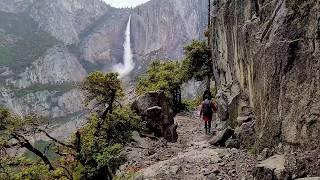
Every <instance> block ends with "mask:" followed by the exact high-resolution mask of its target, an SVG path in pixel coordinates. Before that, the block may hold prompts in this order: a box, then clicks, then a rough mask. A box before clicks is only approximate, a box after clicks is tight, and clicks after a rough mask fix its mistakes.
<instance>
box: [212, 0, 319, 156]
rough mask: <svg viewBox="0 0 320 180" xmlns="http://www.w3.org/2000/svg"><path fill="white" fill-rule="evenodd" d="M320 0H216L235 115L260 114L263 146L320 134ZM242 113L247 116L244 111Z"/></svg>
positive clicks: (218, 41)
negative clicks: (250, 112) (249, 112)
mask: <svg viewBox="0 0 320 180" xmlns="http://www.w3.org/2000/svg"><path fill="white" fill-rule="evenodd" d="M319 3H320V2H319V1H318V0H248V1H247V0H240V1H236V0H213V14H212V16H213V17H212V28H211V45H212V46H211V47H212V52H213V60H214V69H215V77H216V80H217V82H218V84H217V85H218V89H219V93H218V94H220V95H221V97H224V98H220V99H224V100H225V102H227V103H228V104H229V106H228V108H229V109H228V112H229V114H228V115H229V120H231V121H236V119H237V117H238V121H236V123H238V126H241V124H242V123H243V122H242V121H240V123H239V116H240V117H241V116H242V115H243V114H245V113H246V111H247V112H248V111H250V110H248V109H251V110H253V111H254V115H255V121H253V122H255V134H256V138H255V141H256V145H257V147H258V150H261V149H263V148H264V147H274V146H277V145H278V144H279V143H286V144H289V145H298V146H301V147H311V146H312V145H313V143H312V142H313V141H318V137H319V135H320V128H319V127H320V104H319V101H320V87H319V86H320V49H319V45H320V13H319V12H320V4H319ZM240 119H241V118H240Z"/></svg>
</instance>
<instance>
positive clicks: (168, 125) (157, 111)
mask: <svg viewBox="0 0 320 180" xmlns="http://www.w3.org/2000/svg"><path fill="white" fill-rule="evenodd" d="M132 109H133V110H134V111H135V112H136V113H137V114H138V115H140V116H141V117H142V119H143V121H144V122H145V123H146V127H147V128H148V130H149V131H150V133H154V135H155V136H160V137H164V138H165V139H166V140H168V141H169V142H176V141H177V139H178V134H177V131H176V130H177V125H176V124H174V119H173V117H174V113H173V110H172V108H171V104H170V102H169V99H168V98H167V97H166V95H165V94H164V92H163V91H155V92H149V93H146V94H145V95H142V96H140V97H138V98H137V100H135V101H134V102H133V104H132Z"/></svg>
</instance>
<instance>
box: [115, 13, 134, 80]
mask: <svg viewBox="0 0 320 180" xmlns="http://www.w3.org/2000/svg"><path fill="white" fill-rule="evenodd" d="M130 31H131V15H130V16H129V20H128V24H127V28H126V32H125V41H124V43H123V49H124V53H123V62H122V63H119V64H116V65H115V66H114V67H113V71H115V72H118V73H119V75H120V77H124V76H126V75H128V74H129V73H130V72H131V71H132V70H133V69H134V66H135V64H134V62H133V55H132V50H131V39H130V37H131V36H130Z"/></svg>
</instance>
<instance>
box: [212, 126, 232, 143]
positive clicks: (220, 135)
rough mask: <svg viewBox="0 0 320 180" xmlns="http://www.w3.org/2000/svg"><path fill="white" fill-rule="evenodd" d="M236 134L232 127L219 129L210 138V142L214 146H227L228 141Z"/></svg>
mask: <svg viewBox="0 0 320 180" xmlns="http://www.w3.org/2000/svg"><path fill="white" fill-rule="evenodd" d="M233 134H234V130H233V129H231V128H230V127H228V128H226V129H224V130H222V131H218V132H217V133H216V134H215V135H214V136H213V137H212V138H211V139H210V140H209V144H211V145H214V146H225V143H226V141H227V140H228V139H229V138H230V137H231V136H232V135H233Z"/></svg>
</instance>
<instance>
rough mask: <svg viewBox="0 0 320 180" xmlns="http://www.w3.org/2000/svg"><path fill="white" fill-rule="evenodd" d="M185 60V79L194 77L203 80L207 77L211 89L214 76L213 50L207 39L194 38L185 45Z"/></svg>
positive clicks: (183, 65) (183, 64)
mask: <svg viewBox="0 0 320 180" xmlns="http://www.w3.org/2000/svg"><path fill="white" fill-rule="evenodd" d="M184 51H185V56H186V58H185V60H184V61H183V63H182V74H183V78H182V79H183V81H184V82H186V81H188V80H190V79H192V78H195V79H196V80H199V81H202V80H204V79H207V89H210V82H211V77H212V76H213V67H212V66H213V64H212V61H211V52H210V49H209V48H208V46H207V44H206V42H205V41H199V40H193V41H192V43H191V44H189V45H187V46H185V47H184Z"/></svg>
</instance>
